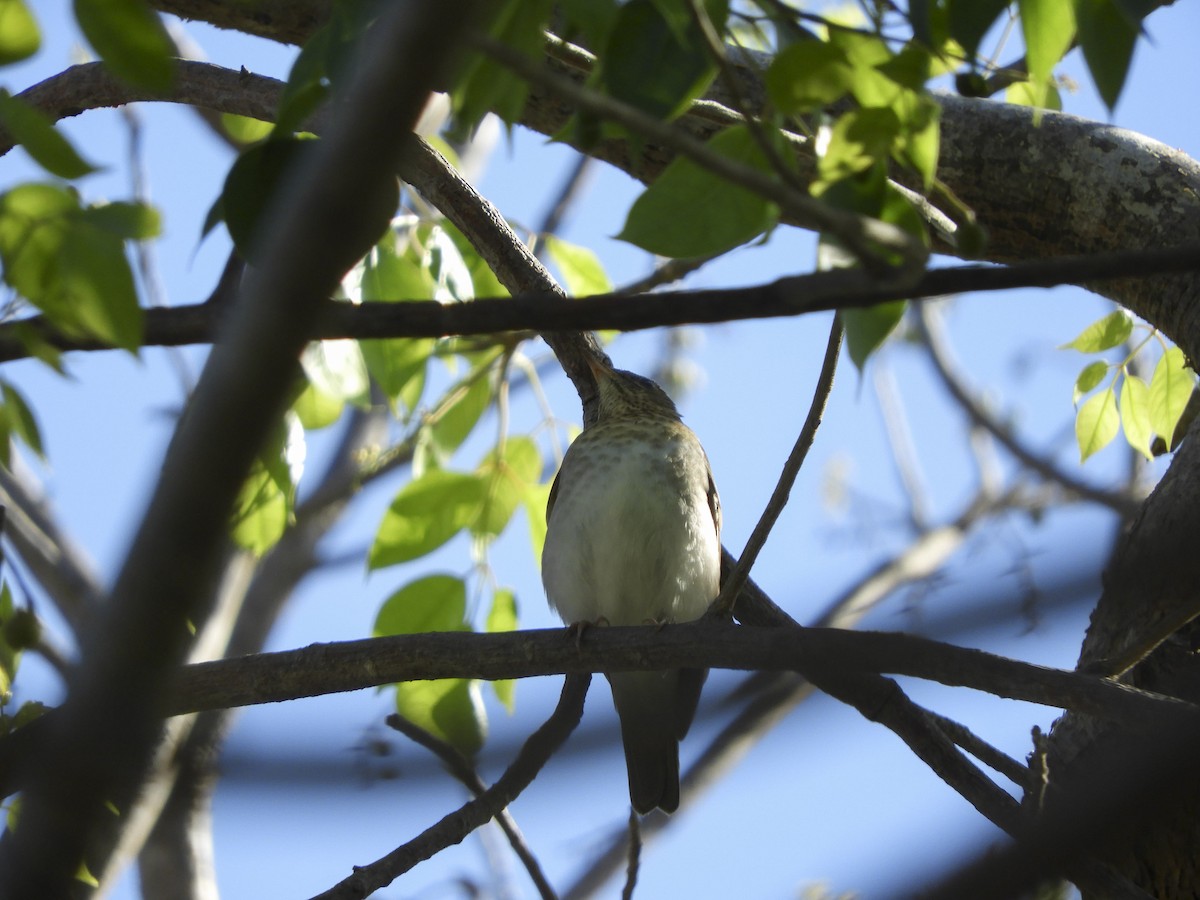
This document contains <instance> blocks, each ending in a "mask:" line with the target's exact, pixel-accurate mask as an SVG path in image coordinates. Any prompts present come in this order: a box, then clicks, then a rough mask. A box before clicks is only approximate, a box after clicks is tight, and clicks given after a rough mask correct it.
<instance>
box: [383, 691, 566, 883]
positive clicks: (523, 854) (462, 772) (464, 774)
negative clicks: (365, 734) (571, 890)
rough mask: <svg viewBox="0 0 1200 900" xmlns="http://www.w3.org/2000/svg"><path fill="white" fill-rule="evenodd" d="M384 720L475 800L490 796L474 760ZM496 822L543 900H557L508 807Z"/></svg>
mask: <svg viewBox="0 0 1200 900" xmlns="http://www.w3.org/2000/svg"><path fill="white" fill-rule="evenodd" d="M384 721H385V722H386V723H387V726H388V727H389V728H394V729H395V730H396V731H399V732H400V733H401V734H403V735H404V736H405V737H407V738H408V739H409V740H411V741H413V742H414V743H416V744H420V745H421V746H422V747H424V748H425V749H426V750H428V751H429V752H431V753H432V754H434V756H436V757H437V758H438V759H440V760H441V761H442V762H443V763H444V764H445V766H446V769H447V771H449V772H450V774H451V775H453V776H454V777H455V778H457V779H458V780H459V781H460V782H461V783H462V784H463V785H464V786H465V787H466V789H467V790H469V791H470V792H471V793H472V794H474V795H475V796H476V797H482V796H483V795H484V794H486V793H487V789H488V788H487V785H486V784H484V783H483V779H481V778H480V777H479V773H478V772H477V771H476V770H475V767H474V766H473V765H471V761H470V760H469V759H467V758H466V757H465V756H463V755H462V754H461V753H460V752H459V751H458V749H457V748H455V747H453V746H451V745H450V744H448V743H446V742H445V741H443V740H441V739H440V738H438V737H437V736H435V735H433V734H431V733H430V732H428V731H426V730H425V729H424V728H422V727H420V726H419V725H417V724H415V723H413V722H410V721H409V720H408V719H406V718H404V717H403V716H400V715H397V714H395V713H393V714H392V715H390V716H388V717H387V718H386V719H385V720H384ZM496 822H497V823H498V824H499V825H500V828H501V830H503V831H504V834H505V836H506V837H507V838H508V843H509V845H510V846H511V847H512V848H513V852H514V853H516V854H517V858H518V859H520V860H521V863H522V865H524V866H525V871H526V872H528V873H529V877H530V878H531V879H532V880H533V884H534V886H535V887H536V888H537V890H538V894H539V895H540V896H541V897H542V900H556V898H557V897H558V895H557V894H556V893H555V891H554V888H553V887H551V885H550V882H549V881H547V880H546V874H545V873H544V872H543V871H542V866H541V863H539V862H538V860H537V857H536V856H534V855H533V851H532V850H530V849H529V845H528V844H527V843H526V842H525V835H523V834H522V833H521V829H520V828H518V827H517V823H516V821H515V820H514V819H513V817H512V813H511V812H509V810H508V807H505V808H504V809H502V810H500V811H499V812H498V813H496Z"/></svg>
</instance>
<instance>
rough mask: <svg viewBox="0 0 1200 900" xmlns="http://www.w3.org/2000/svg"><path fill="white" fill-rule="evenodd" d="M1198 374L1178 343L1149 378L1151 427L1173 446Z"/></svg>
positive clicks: (1167, 352) (1163, 356)
mask: <svg viewBox="0 0 1200 900" xmlns="http://www.w3.org/2000/svg"><path fill="white" fill-rule="evenodd" d="M1195 384H1196V376H1195V375H1194V374H1193V373H1192V372H1190V371H1189V370H1188V369H1187V368H1186V358H1185V357H1184V355H1183V351H1182V350H1180V349H1179V348H1178V347H1171V348H1170V349H1168V350H1167V351H1166V352H1164V353H1163V355H1162V358H1161V359H1159V361H1158V364H1157V365H1156V366H1155V367H1154V375H1153V376H1152V377H1151V378H1150V399H1149V405H1150V427H1151V428H1152V429H1153V430H1154V433H1155V434H1157V435H1159V436H1160V437H1161V438H1163V440H1164V441H1166V442H1167V445H1168V447H1172V446H1173V444H1172V440H1171V439H1172V437H1173V436H1174V434H1175V430H1176V426H1178V424H1179V420H1180V418H1181V417H1182V416H1183V413H1184V410H1185V409H1187V405H1188V400H1190V399H1191V396H1192V390H1193V388H1194V387H1195Z"/></svg>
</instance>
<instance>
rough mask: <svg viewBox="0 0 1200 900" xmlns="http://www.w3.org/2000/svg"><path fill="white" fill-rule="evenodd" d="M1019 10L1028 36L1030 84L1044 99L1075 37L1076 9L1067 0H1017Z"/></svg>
mask: <svg viewBox="0 0 1200 900" xmlns="http://www.w3.org/2000/svg"><path fill="white" fill-rule="evenodd" d="M1017 7H1018V8H1019V9H1020V11H1021V30H1022V33H1023V34H1024V36H1025V61H1026V63H1027V64H1028V66H1029V83H1030V85H1031V87H1032V90H1033V91H1034V94H1035V96H1037V97H1043V96H1045V95H1046V93H1047V92H1048V90H1049V87H1050V85H1051V82H1052V76H1053V74H1054V67H1055V66H1056V65H1058V61H1059V60H1060V59H1062V57H1063V54H1064V53H1066V52H1067V50H1068V49H1069V48H1070V46H1071V41H1072V40H1073V39H1074V37H1075V15H1074V12H1073V7H1072V4H1071V3H1068V2H1065V0H1017ZM1035 105H1037V106H1042V105H1044V104H1043V103H1040V102H1039V103H1037V104H1035Z"/></svg>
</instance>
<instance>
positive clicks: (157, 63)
mask: <svg viewBox="0 0 1200 900" xmlns="http://www.w3.org/2000/svg"><path fill="white" fill-rule="evenodd" d="M75 18H76V20H77V21H78V22H79V27H80V29H81V30H82V31H83V34H84V36H85V37H86V38H87V39H88V43H90V44H91V45H92V49H94V50H95V51H96V53H97V54H98V55H99V57H100V58H101V59H103V60H104V63H105V65H107V66H108V67H109V69H111V70H112V72H113V74H114V75H116V76H117V77H118V78H121V79H123V80H124V81H128V82H129V83H130V84H133V85H137V86H138V87H144V88H149V89H150V90H153V91H166V90H168V89H169V88H170V87H171V84H172V82H173V81H174V78H175V61H174V60H173V59H172V57H173V56H174V55H175V44H174V43H173V42H172V41H171V38H170V36H169V35H168V34H167V30H166V29H165V28H164V27H163V24H162V22H161V21H160V20H159V18H158V16H157V15H155V13H154V11H153V10H151V8H150V6H149V4H147V3H146V2H145V0H75Z"/></svg>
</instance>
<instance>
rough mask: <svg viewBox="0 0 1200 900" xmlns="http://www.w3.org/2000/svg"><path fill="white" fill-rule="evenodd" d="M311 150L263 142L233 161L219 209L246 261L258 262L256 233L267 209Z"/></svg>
mask: <svg viewBox="0 0 1200 900" xmlns="http://www.w3.org/2000/svg"><path fill="white" fill-rule="evenodd" d="M313 146H314V145H313V144H312V142H311V141H304V140H299V139H296V138H285V139H280V140H273V141H265V142H263V143H261V144H255V145H254V146H252V147H249V148H247V149H246V150H243V151H242V153H241V155H239V156H238V158H237V159H236V160H234V163H233V166H232V167H231V168H230V169H229V174H228V175H226V176H225V186H224V189H223V190H222V191H221V209H222V215H223V217H224V219H225V227H226V228H228V229H229V236H230V237H231V238H233V243H234V244H235V245H236V246H237V248H238V252H239V253H241V254H242V256H243V257H245V258H246V259H248V260H254V259H256V258H257V255H256V251H257V248H256V246H255V242H256V241H257V240H258V238H257V231H258V227H259V221H260V220H261V219H262V217H263V213H264V212H265V211H266V209H267V205H268V204H269V203H270V202H271V199H272V197H274V195H275V192H276V190H277V189H278V188H279V186H280V185H281V184H282V183H283V181H284V179H285V178H286V177H287V175H288V173H289V172H291V171H292V170H293V169H295V168H296V167H298V166H299V165H300V163H301V161H302V160H303V158H304V156H305V155H306V154H307V153H310V152H311V151H312V149H313Z"/></svg>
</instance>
